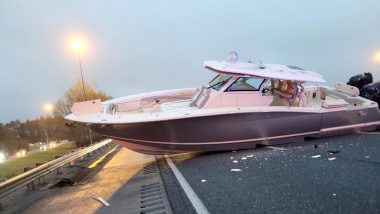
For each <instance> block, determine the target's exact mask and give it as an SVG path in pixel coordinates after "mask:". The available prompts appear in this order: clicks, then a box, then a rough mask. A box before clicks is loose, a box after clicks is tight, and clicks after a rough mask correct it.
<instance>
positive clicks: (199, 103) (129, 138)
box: [66, 54, 380, 154]
mask: <svg viewBox="0 0 380 214" xmlns="http://www.w3.org/2000/svg"><path fill="white" fill-rule="evenodd" d="M230 59H232V60H227V61H206V62H204V67H205V68H206V69H208V70H211V71H213V72H215V73H216V76H215V77H214V78H213V79H212V80H211V81H210V82H209V84H208V85H207V86H200V87H198V88H186V89H177V90H168V91H157V92H152V93H144V94H138V95H131V96H126V97H121V98H117V99H112V100H108V101H105V102H101V101H100V100H92V101H86V102H81V103H75V104H74V105H73V107H72V112H73V113H72V114H70V115H68V116H66V119H68V120H71V121H77V122H82V123H87V124H89V125H90V127H91V128H92V129H93V130H95V131H97V132H98V133H100V134H102V135H104V136H106V137H109V138H112V139H113V140H114V142H116V143H118V144H120V145H122V146H124V147H127V148H129V149H131V150H134V151H137V152H141V153H146V154H170V153H180V152H188V151H223V150H237V149H247V148H254V147H255V146H256V145H257V144H264V145H269V144H278V143H286V142H292V141H293V140H300V139H301V140H302V139H304V138H305V137H323V136H331V135H337V134H344V133H351V132H355V131H358V130H367V131H369V130H373V129H375V128H376V127H377V126H378V125H379V124H380V112H379V109H378V105H377V103H375V102H373V101H371V100H368V99H365V98H362V97H360V96H359V90H358V89H357V88H355V87H353V86H349V85H345V84H340V83H337V84H335V88H331V87H327V86H321V85H319V84H320V83H324V82H325V80H324V79H323V77H322V75H320V74H318V73H316V72H312V71H307V70H303V69H301V68H298V67H295V66H284V65H276V64H262V63H260V64H255V63H244V62H238V61H236V59H237V55H236V54H235V55H234V57H232V58H230ZM310 83H312V84H314V85H312V84H310Z"/></svg>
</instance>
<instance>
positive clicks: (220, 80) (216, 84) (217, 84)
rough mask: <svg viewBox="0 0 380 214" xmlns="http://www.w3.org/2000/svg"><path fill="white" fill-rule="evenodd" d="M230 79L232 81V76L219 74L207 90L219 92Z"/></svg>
mask: <svg viewBox="0 0 380 214" xmlns="http://www.w3.org/2000/svg"><path fill="white" fill-rule="evenodd" d="M229 79H231V76H229V75H224V74H219V75H218V76H216V77H215V78H214V79H213V80H211V82H210V83H209V84H208V87H207V88H212V89H214V90H217V91H219V90H220V89H221V88H222V87H223V86H224V85H225V84H226V83H227V82H228V80H229Z"/></svg>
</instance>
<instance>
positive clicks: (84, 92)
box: [78, 56, 87, 101]
mask: <svg viewBox="0 0 380 214" xmlns="http://www.w3.org/2000/svg"><path fill="white" fill-rule="evenodd" d="M78 60H79V68H80V76H81V78H82V89H83V98H84V101H86V100H87V97H86V90H85V89H84V80H83V71H82V61H81V59H80V56H78Z"/></svg>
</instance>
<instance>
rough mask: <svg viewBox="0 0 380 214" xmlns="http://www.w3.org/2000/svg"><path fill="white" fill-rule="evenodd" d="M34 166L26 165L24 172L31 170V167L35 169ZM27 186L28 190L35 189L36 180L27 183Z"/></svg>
mask: <svg viewBox="0 0 380 214" xmlns="http://www.w3.org/2000/svg"><path fill="white" fill-rule="evenodd" d="M33 168H34V167H30V166H29V167H25V168H24V172H27V171H29V170H31V169H33ZM26 187H27V189H28V190H35V186H34V181H32V182H30V183H28V184H27V185H26Z"/></svg>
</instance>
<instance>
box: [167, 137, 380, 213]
mask: <svg viewBox="0 0 380 214" xmlns="http://www.w3.org/2000/svg"><path fill="white" fill-rule="evenodd" d="M278 148H283V149H278ZM171 159H172V160H173V161H174V162H175V165H176V166H177V167H178V169H179V170H180V172H181V173H182V174H183V176H184V177H185V178H186V180H187V182H188V183H189V184H190V186H191V187H192V188H193V190H194V191H195V192H196V194H197V195H198V197H199V198H200V200H201V201H202V202H203V203H204V205H205V206H206V207H207V209H208V210H209V212H210V213H380V183H379V182H380V135H378V134H355V135H345V136H338V137H333V138H324V139H317V140H310V141H307V142H305V143H303V144H288V145H282V146H276V147H272V148H266V147H262V148H258V149H252V150H243V151H236V152H224V153H203V154H182V155H175V156H171ZM231 170H232V171H231ZM164 177H165V176H164ZM169 190H170V187H169ZM169 195H170V191H169Z"/></svg>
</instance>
